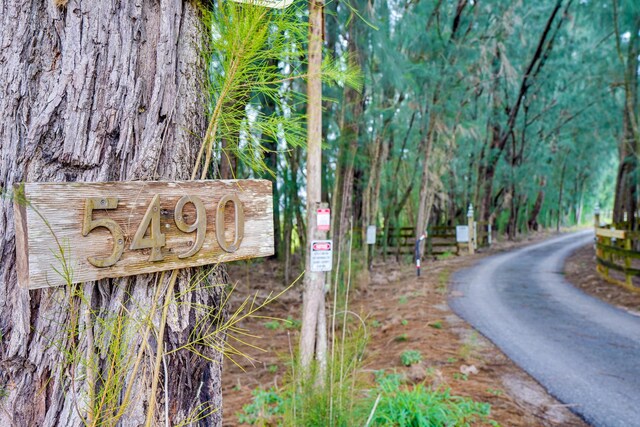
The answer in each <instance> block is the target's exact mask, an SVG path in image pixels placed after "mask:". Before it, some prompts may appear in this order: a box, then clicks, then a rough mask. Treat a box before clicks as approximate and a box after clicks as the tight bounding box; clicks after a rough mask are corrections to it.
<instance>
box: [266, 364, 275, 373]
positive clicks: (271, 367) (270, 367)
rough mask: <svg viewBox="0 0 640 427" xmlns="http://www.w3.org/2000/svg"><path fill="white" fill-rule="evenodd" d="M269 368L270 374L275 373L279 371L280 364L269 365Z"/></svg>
mask: <svg viewBox="0 0 640 427" xmlns="http://www.w3.org/2000/svg"><path fill="white" fill-rule="evenodd" d="M267 370H268V371H269V373H270V374H275V373H276V372H278V365H269V367H268V368H267Z"/></svg>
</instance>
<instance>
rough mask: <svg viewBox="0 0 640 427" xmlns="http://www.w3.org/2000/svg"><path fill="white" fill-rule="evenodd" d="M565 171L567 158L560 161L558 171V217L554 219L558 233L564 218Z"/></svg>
mask: <svg viewBox="0 0 640 427" xmlns="http://www.w3.org/2000/svg"><path fill="white" fill-rule="evenodd" d="M566 170H567V158H566V157H565V158H564V160H563V161H562V170H561V171H560V194H559V195H558V217H557V219H556V231H560V223H561V221H562V219H563V216H564V207H563V206H562V196H563V193H564V173H565V171H566Z"/></svg>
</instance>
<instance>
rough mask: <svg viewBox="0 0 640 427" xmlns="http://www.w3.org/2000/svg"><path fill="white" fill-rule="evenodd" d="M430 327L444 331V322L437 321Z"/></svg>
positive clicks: (430, 323)
mask: <svg viewBox="0 0 640 427" xmlns="http://www.w3.org/2000/svg"><path fill="white" fill-rule="evenodd" d="M428 325H429V326H430V327H432V328H433V329H442V320H436V321H435V322H429V323H428Z"/></svg>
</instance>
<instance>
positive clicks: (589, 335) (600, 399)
mask: <svg viewBox="0 0 640 427" xmlns="http://www.w3.org/2000/svg"><path fill="white" fill-rule="evenodd" d="M591 241H593V232H591V231H586V232H580V233H574V234H569V235H564V236H561V237H557V238H554V239H551V240H547V241H545V242H542V243H538V244H535V245H532V246H527V247H525V248H522V249H518V250H514V251H510V252H506V253H503V254H499V255H495V256H492V257H489V258H485V259H484V260H482V261H481V262H480V263H478V264H477V265H476V266H475V267H473V268H470V269H467V270H462V271H460V272H458V273H457V274H456V275H454V279H453V280H454V289H455V290H456V291H459V292H456V293H454V295H461V296H457V297H454V296H452V297H451V298H450V299H449V304H450V305H451V308H452V309H453V310H454V311H455V312H456V313H457V314H458V315H459V316H461V317H462V318H464V319H465V320H466V321H467V322H469V323H471V324H472V325H473V326H474V327H475V328H476V329H478V331H480V332H481V333H482V334H483V335H485V336H486V337H488V338H489V339H490V340H491V341H493V342H494V343H495V344H496V345H497V346H498V347H500V348H501V349H502V351H503V352H504V353H505V354H507V355H508V356H509V357H510V358H511V359H512V360H513V361H514V362H515V363H517V364H518V365H520V366H521V367H522V368H523V369H524V370H525V371H527V372H528V373H529V374H531V375H532V376H533V377H534V378H536V379H537V380H538V381H539V382H540V383H541V384H542V385H543V386H544V387H545V388H546V389H547V390H548V391H549V392H550V393H551V394H552V395H554V396H555V397H556V398H557V399H558V400H560V401H561V402H563V403H566V404H568V405H571V406H570V407H571V409H572V410H573V411H574V412H576V413H577V414H579V415H580V416H582V417H583V418H584V419H585V420H586V421H587V422H588V423H590V424H592V425H594V426H607V427H617V426H620V427H623V426H624V427H629V426H640V317H636V316H633V315H631V314H629V313H627V312H625V311H623V310H620V309H617V308H615V307H613V306H611V305H609V304H607V303H604V302H602V301H600V300H598V299H596V298H593V297H591V296H588V295H586V294H584V293H582V292H581V291H579V290H577V289H576V288H574V287H573V286H571V285H570V284H568V283H567V282H566V281H565V280H564V277H563V274H562V270H563V265H564V260H565V259H566V258H567V256H569V255H570V254H571V252H572V251H574V250H576V249H577V248H579V247H580V246H583V245H585V244H588V243H589V242H591Z"/></svg>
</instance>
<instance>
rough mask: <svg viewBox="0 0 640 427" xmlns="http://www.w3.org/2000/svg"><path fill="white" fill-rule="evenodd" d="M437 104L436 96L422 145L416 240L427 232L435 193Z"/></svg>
mask: <svg viewBox="0 0 640 427" xmlns="http://www.w3.org/2000/svg"><path fill="white" fill-rule="evenodd" d="M437 102H438V99H437V97H435V96H434V98H433V101H432V103H431V107H430V111H431V112H430V113H429V124H428V128H427V135H426V142H425V143H424V144H422V146H423V147H424V153H422V154H423V159H424V160H423V165H422V179H421V180H420V198H419V199H418V203H419V204H418V219H417V221H416V238H419V237H420V236H421V235H422V233H424V232H425V231H426V229H427V225H428V222H429V213H430V212H431V203H429V200H432V197H430V193H433V189H432V188H431V187H430V186H429V174H430V165H429V162H430V161H431V151H432V150H433V141H434V139H435V133H436V131H435V127H436V126H435V121H436V114H435V106H436V103H437ZM421 249H422V248H421ZM423 252H424V251H423Z"/></svg>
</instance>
